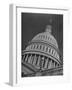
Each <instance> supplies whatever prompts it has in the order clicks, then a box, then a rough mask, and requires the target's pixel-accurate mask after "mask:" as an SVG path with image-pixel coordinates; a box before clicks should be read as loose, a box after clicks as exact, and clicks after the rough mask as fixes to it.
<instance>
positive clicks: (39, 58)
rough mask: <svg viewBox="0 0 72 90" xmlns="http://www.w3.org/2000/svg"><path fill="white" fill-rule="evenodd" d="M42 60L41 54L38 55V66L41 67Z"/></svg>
mask: <svg viewBox="0 0 72 90" xmlns="http://www.w3.org/2000/svg"><path fill="white" fill-rule="evenodd" d="M40 60H41V57H40V55H39V56H38V62H37V66H38V67H40Z"/></svg>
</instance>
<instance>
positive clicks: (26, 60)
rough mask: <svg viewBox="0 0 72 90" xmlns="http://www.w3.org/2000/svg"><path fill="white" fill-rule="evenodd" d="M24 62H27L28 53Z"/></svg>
mask: <svg viewBox="0 0 72 90" xmlns="http://www.w3.org/2000/svg"><path fill="white" fill-rule="evenodd" d="M25 62H28V54H27V55H26V58H25Z"/></svg>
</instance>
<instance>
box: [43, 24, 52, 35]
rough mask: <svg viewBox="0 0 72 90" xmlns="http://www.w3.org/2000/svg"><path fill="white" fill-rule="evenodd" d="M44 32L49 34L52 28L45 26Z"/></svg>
mask: <svg viewBox="0 0 72 90" xmlns="http://www.w3.org/2000/svg"><path fill="white" fill-rule="evenodd" d="M45 31H46V32H48V33H51V32H52V26H51V25H47V26H46V30H45Z"/></svg>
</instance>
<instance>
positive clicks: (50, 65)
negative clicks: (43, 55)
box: [48, 59, 52, 69]
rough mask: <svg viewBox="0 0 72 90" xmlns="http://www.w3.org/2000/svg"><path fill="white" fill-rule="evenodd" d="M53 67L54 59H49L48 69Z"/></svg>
mask: <svg viewBox="0 0 72 90" xmlns="http://www.w3.org/2000/svg"><path fill="white" fill-rule="evenodd" d="M51 68H52V60H51V59H49V65H48V69H51Z"/></svg>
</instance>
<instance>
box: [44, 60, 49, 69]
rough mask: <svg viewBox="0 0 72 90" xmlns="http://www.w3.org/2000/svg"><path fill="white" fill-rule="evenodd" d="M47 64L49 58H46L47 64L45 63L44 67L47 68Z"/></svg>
mask: <svg viewBox="0 0 72 90" xmlns="http://www.w3.org/2000/svg"><path fill="white" fill-rule="evenodd" d="M47 66H48V58H47V59H45V65H44V68H45V69H47Z"/></svg>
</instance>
